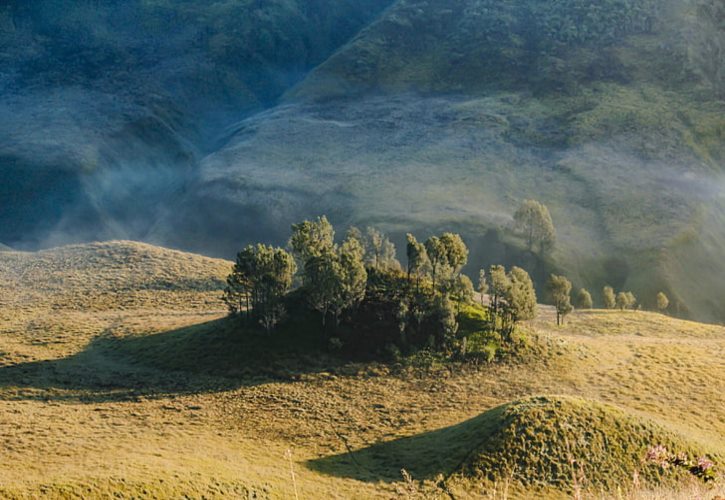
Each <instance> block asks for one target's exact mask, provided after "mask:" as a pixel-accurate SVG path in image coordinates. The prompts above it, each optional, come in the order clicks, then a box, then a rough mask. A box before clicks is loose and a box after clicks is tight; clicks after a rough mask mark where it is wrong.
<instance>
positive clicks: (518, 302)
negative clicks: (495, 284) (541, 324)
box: [503, 266, 536, 340]
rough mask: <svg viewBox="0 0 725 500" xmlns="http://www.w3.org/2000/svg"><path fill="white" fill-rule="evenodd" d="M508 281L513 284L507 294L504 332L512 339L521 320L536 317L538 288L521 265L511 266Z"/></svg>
mask: <svg viewBox="0 0 725 500" xmlns="http://www.w3.org/2000/svg"><path fill="white" fill-rule="evenodd" d="M508 281H509V283H510V284H511V285H510V286H509V287H508V290H507V292H506V295H505V308H504V325H503V332H504V334H505V335H506V336H507V337H508V338H509V340H510V339H511V333H513V330H514V327H515V326H516V324H517V323H518V322H519V321H527V320H531V319H534V318H535V317H536V290H535V289H534V283H533V281H531V277H530V276H529V273H527V272H526V271H525V270H523V269H521V268H520V267H516V266H514V267H512V268H511V271H510V272H509V274H508Z"/></svg>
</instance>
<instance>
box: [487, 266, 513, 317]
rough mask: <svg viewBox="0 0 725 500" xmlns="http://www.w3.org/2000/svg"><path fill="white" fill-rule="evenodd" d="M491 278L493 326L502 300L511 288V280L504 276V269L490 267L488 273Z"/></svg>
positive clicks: (501, 267)
mask: <svg viewBox="0 0 725 500" xmlns="http://www.w3.org/2000/svg"><path fill="white" fill-rule="evenodd" d="M489 276H490V277H491V306H490V307H491V313H492V315H493V321H494V325H495V323H496V319H497V317H498V314H499V312H500V311H501V305H502V303H503V300H504V299H505V297H506V294H508V291H509V288H511V280H510V279H509V277H508V275H507V274H506V268H504V267H503V266H491V270H490V271H489Z"/></svg>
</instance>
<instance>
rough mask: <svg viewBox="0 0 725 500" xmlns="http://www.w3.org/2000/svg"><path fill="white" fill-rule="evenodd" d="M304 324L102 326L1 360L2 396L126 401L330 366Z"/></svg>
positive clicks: (292, 376)
mask: <svg viewBox="0 0 725 500" xmlns="http://www.w3.org/2000/svg"><path fill="white" fill-rule="evenodd" d="M318 336H319V333H318V331H317V330H315V329H314V328H310V327H309V325H307V324H306V323H301V324H300V323H298V324H296V325H292V324H290V325H285V326H284V327H282V328H280V331H278V332H275V333H274V334H272V335H267V334H264V333H261V332H259V331H257V330H256V329H248V328H245V327H244V326H243V324H241V323H240V320H238V319H232V318H224V319H219V320H215V321H209V322H205V323H200V324H197V325H192V326H188V327H184V328H179V329H175V330H170V331H166V332H161V333H156V334H151V335H129V336H121V337H119V336H114V335H112V334H111V333H110V332H105V333H104V334H101V335H99V336H98V337H96V338H95V339H94V340H92V341H91V342H90V343H89V344H88V345H87V346H86V348H85V349H84V350H83V351H81V352H79V353H77V354H74V355H72V356H68V357H66V358H61V359H54V360H44V361H32V362H26V363H18V364H12V365H7V366H0V398H2V399H6V400H7V399H33V400H81V401H94V402H102V401H124V400H134V399H137V398H141V397H143V398H154V397H164V396H168V395H173V394H197V393H209V392H219V391H225V390H232V389H236V388H239V387H244V386H254V385H260V384H264V383H269V382H274V381H294V380H296V379H299V378H300V376H301V375H303V374H309V373H317V372H321V371H330V370H335V369H336V368H339V367H340V366H342V365H343V363H342V361H340V360H338V359H336V358H332V357H330V356H328V355H326V354H325V352H324V350H323V349H322V346H321V345H320V343H321V341H320V340H318V339H317V337H318Z"/></svg>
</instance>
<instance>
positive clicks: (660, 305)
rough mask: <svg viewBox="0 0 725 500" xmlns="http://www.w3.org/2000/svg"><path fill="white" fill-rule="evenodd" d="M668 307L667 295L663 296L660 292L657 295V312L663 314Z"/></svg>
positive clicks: (663, 293)
mask: <svg viewBox="0 0 725 500" xmlns="http://www.w3.org/2000/svg"><path fill="white" fill-rule="evenodd" d="M668 307H670V299H668V298H667V295H665V292H660V293H658V294H657V310H659V311H660V312H665V311H666V310H667V308H668Z"/></svg>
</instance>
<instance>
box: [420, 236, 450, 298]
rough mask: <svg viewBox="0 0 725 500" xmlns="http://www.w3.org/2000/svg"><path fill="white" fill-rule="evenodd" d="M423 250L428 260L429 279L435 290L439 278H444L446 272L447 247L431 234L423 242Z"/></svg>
mask: <svg viewBox="0 0 725 500" xmlns="http://www.w3.org/2000/svg"><path fill="white" fill-rule="evenodd" d="M425 251H426V253H427V255H428V262H430V271H431V279H432V280H433V289H434V290H435V289H436V284H437V283H438V282H439V281H440V278H441V277H444V278H445V276H446V275H447V274H448V269H447V268H448V249H447V248H446V245H445V244H444V243H443V242H442V241H441V239H440V238H438V237H437V236H431V237H430V238H428V239H427V240H426V242H425Z"/></svg>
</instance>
